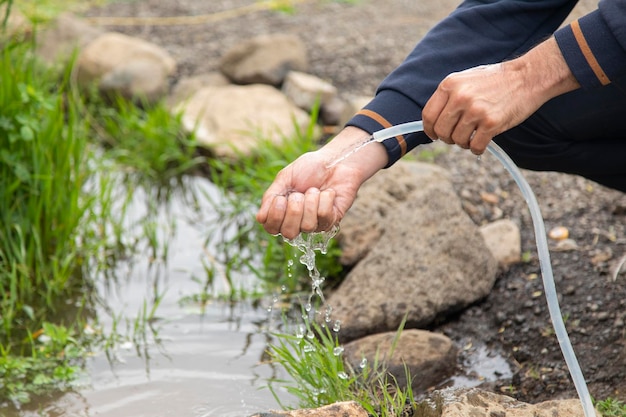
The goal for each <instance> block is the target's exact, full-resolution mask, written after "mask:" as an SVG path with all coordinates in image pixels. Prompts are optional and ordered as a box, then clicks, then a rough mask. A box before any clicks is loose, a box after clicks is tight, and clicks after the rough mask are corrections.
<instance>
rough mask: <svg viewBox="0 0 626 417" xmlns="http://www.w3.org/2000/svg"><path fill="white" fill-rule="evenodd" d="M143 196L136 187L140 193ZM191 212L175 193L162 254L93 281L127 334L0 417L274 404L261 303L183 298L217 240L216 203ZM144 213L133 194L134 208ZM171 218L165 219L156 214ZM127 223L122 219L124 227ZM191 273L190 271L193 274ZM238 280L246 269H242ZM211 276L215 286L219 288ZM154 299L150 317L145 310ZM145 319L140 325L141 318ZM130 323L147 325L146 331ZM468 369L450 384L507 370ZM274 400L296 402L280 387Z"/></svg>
mask: <svg viewBox="0 0 626 417" xmlns="http://www.w3.org/2000/svg"><path fill="white" fill-rule="evenodd" d="M190 181H191V183H190V186H191V187H196V188H197V189H201V190H202V191H203V192H206V193H208V194H211V196H212V198H216V197H217V196H218V195H219V193H218V192H217V190H216V189H215V188H214V187H213V186H212V185H211V184H210V183H209V182H208V181H206V180H203V179H191V180H190ZM137 201H138V202H141V201H142V196H141V195H138V196H137ZM206 204H207V206H206V207H201V208H200V212H201V213H203V215H202V218H203V219H202V222H198V221H193V220H191V221H187V220H185V219H194V218H196V219H197V211H194V210H192V209H191V208H190V207H189V205H188V204H187V203H186V202H185V201H182V200H181V201H177V200H176V199H175V200H174V201H173V202H172V203H171V204H170V205H169V206H168V209H167V210H163V213H161V215H162V216H165V217H168V216H169V217H171V216H173V217H174V218H176V219H178V220H177V221H176V225H175V227H170V226H164V227H163V228H162V229H161V230H160V231H159V235H160V236H161V237H162V238H167V241H168V242H169V243H168V249H167V252H168V255H167V262H158V261H154V260H152V261H150V260H149V259H148V257H147V256H144V257H143V258H142V259H139V260H137V261H134V262H132V267H131V266H130V264H128V265H126V266H125V268H121V269H120V271H118V273H117V276H118V279H117V281H116V283H115V284H114V285H109V286H108V287H104V286H103V288H101V289H100V292H101V294H102V295H103V297H104V299H105V301H106V303H105V304H106V305H107V306H108V307H109V308H110V310H109V311H112V312H114V314H113V315H111V314H110V313H107V311H105V310H104V309H103V310H102V311H100V314H99V321H100V323H99V325H100V326H101V327H102V328H103V329H108V330H110V329H111V328H112V327H113V326H117V331H118V333H121V334H127V335H129V337H128V339H127V340H121V341H119V342H118V343H117V344H116V346H115V348H114V349H112V350H111V351H110V354H109V357H107V355H106V354H105V353H104V352H97V353H95V354H94V355H93V356H92V357H91V358H90V359H89V361H88V367H87V374H86V375H85V377H84V378H83V379H81V381H79V382H80V383H79V385H78V386H77V387H76V389H75V391H74V392H70V393H66V394H63V395H61V396H59V397H58V398H55V399H45V400H41V401H33V402H32V403H31V404H29V406H28V407H26V408H24V409H22V410H12V411H10V410H7V409H1V408H0V415H2V416H3V417H34V416H46V417H61V416H63V417H96V416H97V417H143V416H145V417H166V416H176V417H186V416H189V417H209V416H220V417H246V416H249V415H251V414H254V413H256V412H263V411H268V410H271V409H280V406H279V404H278V403H277V402H276V400H275V398H274V397H273V395H272V393H271V392H270V390H269V389H267V388H266V385H267V380H268V378H271V377H280V378H285V377H286V375H284V374H281V370H279V369H276V368H275V367H272V366H271V365H269V364H268V363H266V362H264V361H263V355H264V351H265V350H266V348H267V345H268V341H269V336H268V334H267V329H268V326H269V327H271V326H272V323H268V321H270V320H269V317H268V314H269V313H268V309H267V308H265V307H260V308H253V307H252V306H250V305H247V304H245V303H244V304H238V305H236V306H235V307H229V306H228V305H227V304H224V303H218V302H213V303H209V304H208V305H207V306H206V308H205V309H203V310H202V309H201V308H200V306H199V305H196V304H181V303H180V300H181V299H182V298H184V297H188V296H190V295H194V294H198V293H199V292H200V291H201V289H202V285H203V283H202V282H201V281H202V279H197V278H201V277H203V276H205V275H206V272H205V271H204V268H203V263H202V259H203V258H205V257H206V256H207V253H210V252H211V251H212V250H214V248H206V247H205V246H204V244H205V239H206V230H205V228H204V226H203V224H208V223H206V222H209V223H210V222H211V221H214V220H212V219H211V218H210V216H211V213H213V209H212V208H211V207H210V206H209V205H208V203H206ZM133 211H134V212H135V213H136V214H138V215H141V214H142V213H141V211H142V208H141V204H140V203H138V205H137V207H135V208H134V209H133V210H131V213H132V212H133ZM157 223H158V224H159V225H168V223H169V222H168V221H167V219H165V218H164V219H161V220H157ZM130 227H131V226H129V229H130ZM194 277H195V278H196V279H194ZM241 279H242V283H244V285H253V283H252V282H248V283H247V284H246V280H249V277H241ZM220 285H225V284H223V283H222V284H221V283H220V282H219V280H218V281H216V282H215V286H216V288H215V290H216V291H218V292H219V291H223V290H224V288H223V287H222V288H220ZM155 303H157V304H158V306H157V308H156V310H155V311H156V313H155V314H154V319H151V320H148V319H147V318H146V317H147V316H149V315H146V313H145V312H146V311H147V312H149V311H151V310H152V308H153V306H154V305H155ZM142 323H143V324H142ZM135 328H138V329H141V328H143V329H145V330H146V331H145V332H141V331H136V330H134V329H135ZM473 358H474V359H471V360H470V361H469V362H468V364H467V368H468V369H466V373H467V374H471V375H473V377H471V378H468V377H465V376H458V377H456V378H454V379H453V380H452V381H451V383H452V384H454V385H456V386H472V385H476V384H477V383H479V382H482V381H484V380H493V379H494V378H497V377H499V376H500V377H502V376H507V373H509V372H510V370H509V368H508V365H507V364H506V362H505V361H504V359H502V358H500V357H498V356H494V355H492V354H491V353H490V352H488V351H487V350H486V349H482V348H481V349H478V350H477V353H476V355H474V357H473ZM281 395H284V396H282V397H281V400H282V401H283V402H284V403H286V404H293V406H295V405H297V403H296V401H295V399H294V398H290V397H289V396H288V395H287V394H286V393H285V394H281Z"/></svg>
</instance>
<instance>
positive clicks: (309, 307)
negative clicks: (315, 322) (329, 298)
mask: <svg viewBox="0 0 626 417" xmlns="http://www.w3.org/2000/svg"><path fill="white" fill-rule="evenodd" d="M304 309H305V310H306V311H307V312H309V311H311V303H306V304H305V305H304Z"/></svg>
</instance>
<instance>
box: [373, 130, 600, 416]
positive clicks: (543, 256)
mask: <svg viewBox="0 0 626 417" xmlns="http://www.w3.org/2000/svg"><path fill="white" fill-rule="evenodd" d="M423 129H424V126H423V124H422V122H421V121H415V122H409V123H403V124H400V125H397V126H392V127H389V128H387V129H383V130H379V131H377V132H375V133H374V134H373V135H372V137H373V140H375V141H377V142H383V141H385V140H387V139H390V138H393V137H395V136H398V135H405V134H408V133H415V132H420V131H422V130H423ZM487 150H488V151H489V152H490V153H491V154H493V155H494V156H495V157H496V158H497V159H498V160H499V161H500V162H501V163H502V165H504V167H505V168H506V169H507V170H508V171H509V173H510V174H511V176H512V177H513V179H514V180H515V182H516V183H517V186H518V187H519V189H520V191H521V192H522V195H523V196H524V198H525V200H526V204H527V205H528V208H529V210H530V215H531V217H532V221H533V226H534V231H535V240H536V244H537V252H538V255H539V264H540V267H541V276H542V279H543V287H544V290H545V293H546V300H547V303H548V311H549V312H550V318H551V319H552V325H553V327H554V331H555V333H556V337H557V339H558V341H559V345H560V347H561V351H562V352H563V356H564V358H565V363H566V364H567V367H568V369H569V372H570V375H571V376H572V380H573V381H574V386H575V387H576V391H577V393H578V396H579V398H580V401H581V403H582V407H583V411H584V413H585V417H595V415H596V414H595V411H594V407H593V403H592V401H591V396H590V395H589V390H588V389H587V383H586V382H585V378H584V377H583V373H582V371H581V369H580V365H579V364H578V361H577V360H576V355H575V354H574V348H573V347H572V344H571V342H570V340H569V336H568V335H567V330H566V329H565V323H564V322H563V317H562V316H561V310H560V308H559V301H558V298H557V292H556V286H555V285H554V276H553V274H552V265H551V263H550V252H549V250H548V241H547V239H546V230H545V225H544V222H543V217H542V215H541V211H540V209H539V204H538V203H537V198H536V197H535V194H534V193H533V191H532V189H531V188H530V185H528V182H527V181H526V179H525V178H524V176H523V175H522V173H521V172H520V170H519V168H518V167H517V165H515V163H514V162H513V161H512V160H511V158H509V156H508V155H507V154H506V153H505V152H504V151H503V150H502V149H501V148H500V147H499V146H498V145H497V144H496V143H495V142H493V141H491V142H490V143H489V145H488V146H487Z"/></svg>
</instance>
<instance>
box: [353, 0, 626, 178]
mask: <svg viewBox="0 0 626 417" xmlns="http://www.w3.org/2000/svg"><path fill="white" fill-rule="evenodd" d="M576 3H577V1H576V0H491V1H489V0H483V1H479V0H467V1H464V2H463V3H462V4H461V5H460V6H459V7H458V8H457V9H456V10H455V11H453V12H452V13H451V14H450V15H449V16H448V17H447V18H445V19H443V20H442V21H441V22H439V23H438V24H437V25H436V26H435V27H433V28H432V29H431V30H430V31H429V32H428V33H427V34H426V36H425V37H424V38H423V39H422V40H421V41H420V42H419V43H418V44H417V46H416V47H415V49H414V50H413V51H412V52H411V53H410V54H409V56H408V57H407V58H406V60H405V61H404V62H403V63H402V64H401V65H400V66H399V67H398V68H396V69H395V70H394V71H392V72H391V73H390V74H389V75H388V76H387V77H386V78H385V79H384V80H383V82H382V83H381V84H380V86H379V88H378V89H377V92H376V96H375V98H374V99H373V100H372V101H371V102H370V103H369V104H368V105H367V106H365V108H363V109H362V110H361V111H360V112H358V113H357V114H356V115H355V116H354V117H353V118H352V119H351V120H350V121H349V122H348V125H350V126H356V127H359V128H361V129H363V130H365V131H367V132H369V133H373V132H375V131H377V130H380V129H382V128H385V127H389V126H392V125H397V124H400V123H404V122H408V121H414V120H420V119H421V118H422V108H423V107H424V105H425V104H426V102H427V101H428V99H429V98H430V96H431V95H432V94H433V93H434V91H435V89H436V88H437V86H438V85H439V83H440V82H441V80H443V79H444V78H445V77H446V76H447V75H448V74H450V73H452V72H456V71H462V70H465V69H468V68H471V67H475V66H477V65H484V64H493V63H498V62H502V61H504V60H507V59H512V58H515V57H517V56H519V55H521V54H523V53H525V52H527V51H528V50H529V49H530V48H532V47H533V46H535V45H537V44H538V43H540V42H541V41H543V40H545V39H546V38H548V37H549V36H551V35H554V36H555V38H556V41H557V43H558V45H559V48H560V49H561V52H562V53H563V56H564V57H565V61H566V62H567V64H568V66H569V68H570V69H571V71H572V73H573V74H574V76H575V77H576V79H577V80H578V82H579V83H580V85H581V87H582V88H585V89H593V88H597V87H599V86H602V85H606V84H609V83H612V82H615V83H620V84H621V83H624V85H626V0H602V1H601V2H600V3H599V5H598V9H597V10H595V11H593V12H592V13H590V14H588V15H586V16H584V17H582V18H581V19H578V20H577V21H574V22H572V23H571V24H569V25H568V26H565V27H563V28H561V29H559V27H560V26H561V25H562V24H563V21H564V20H565V18H566V17H567V16H568V15H569V13H570V12H571V10H572V9H573V7H574V6H575V5H576ZM428 142H430V139H428V137H427V136H426V135H425V134H423V133H417V134H412V135H407V136H405V137H399V138H397V139H396V140H388V141H385V143H384V145H385V147H386V149H387V153H388V156H389V163H388V164H387V166H391V165H392V164H394V163H395V162H396V161H397V160H398V159H400V158H401V157H402V156H404V155H405V154H406V153H407V152H408V151H410V150H411V149H413V148H414V147H416V146H417V145H419V144H422V143H428Z"/></svg>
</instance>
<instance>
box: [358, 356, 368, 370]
mask: <svg viewBox="0 0 626 417" xmlns="http://www.w3.org/2000/svg"><path fill="white" fill-rule="evenodd" d="M366 366H367V358H363V359H361V363H359V368H361V369H365V367H366Z"/></svg>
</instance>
